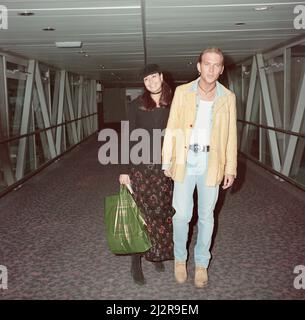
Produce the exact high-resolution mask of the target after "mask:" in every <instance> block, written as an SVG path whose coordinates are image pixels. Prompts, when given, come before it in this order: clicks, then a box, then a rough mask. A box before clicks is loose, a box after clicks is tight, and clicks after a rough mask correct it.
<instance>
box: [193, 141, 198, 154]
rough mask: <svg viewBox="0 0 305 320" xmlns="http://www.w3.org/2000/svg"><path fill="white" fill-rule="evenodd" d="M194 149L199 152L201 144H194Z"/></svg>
mask: <svg viewBox="0 0 305 320" xmlns="http://www.w3.org/2000/svg"><path fill="white" fill-rule="evenodd" d="M193 151H194V152H195V153H198V152H199V151H200V145H199V144H198V143H195V144H193Z"/></svg>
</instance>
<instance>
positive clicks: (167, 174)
mask: <svg viewBox="0 0 305 320" xmlns="http://www.w3.org/2000/svg"><path fill="white" fill-rule="evenodd" d="M164 175H165V176H167V177H168V178H170V177H171V173H170V171H169V170H164Z"/></svg>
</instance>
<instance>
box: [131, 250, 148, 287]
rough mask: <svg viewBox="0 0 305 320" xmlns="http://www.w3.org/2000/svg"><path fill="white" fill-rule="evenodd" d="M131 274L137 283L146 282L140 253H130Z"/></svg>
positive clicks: (142, 283)
mask: <svg viewBox="0 0 305 320" xmlns="http://www.w3.org/2000/svg"><path fill="white" fill-rule="evenodd" d="M131 276H132V278H133V281H134V282H135V283H136V284H138V285H144V284H145V283H146V281H145V278H144V274H143V271H142V265H141V254H140V253H136V254H132V255H131Z"/></svg>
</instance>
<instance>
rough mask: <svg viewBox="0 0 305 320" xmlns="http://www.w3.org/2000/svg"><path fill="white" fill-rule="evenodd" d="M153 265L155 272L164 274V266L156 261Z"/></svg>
mask: <svg viewBox="0 0 305 320" xmlns="http://www.w3.org/2000/svg"><path fill="white" fill-rule="evenodd" d="M154 265H155V269H156V271H158V272H164V270H165V266H164V264H163V262H162V261H156V262H154Z"/></svg>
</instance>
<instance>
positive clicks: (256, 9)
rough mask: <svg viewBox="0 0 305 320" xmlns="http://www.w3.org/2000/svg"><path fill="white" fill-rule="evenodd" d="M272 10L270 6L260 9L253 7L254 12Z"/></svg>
mask: <svg viewBox="0 0 305 320" xmlns="http://www.w3.org/2000/svg"><path fill="white" fill-rule="evenodd" d="M271 8H272V6H261V7H255V8H254V10H255V11H266V10H270V9H271Z"/></svg>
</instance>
